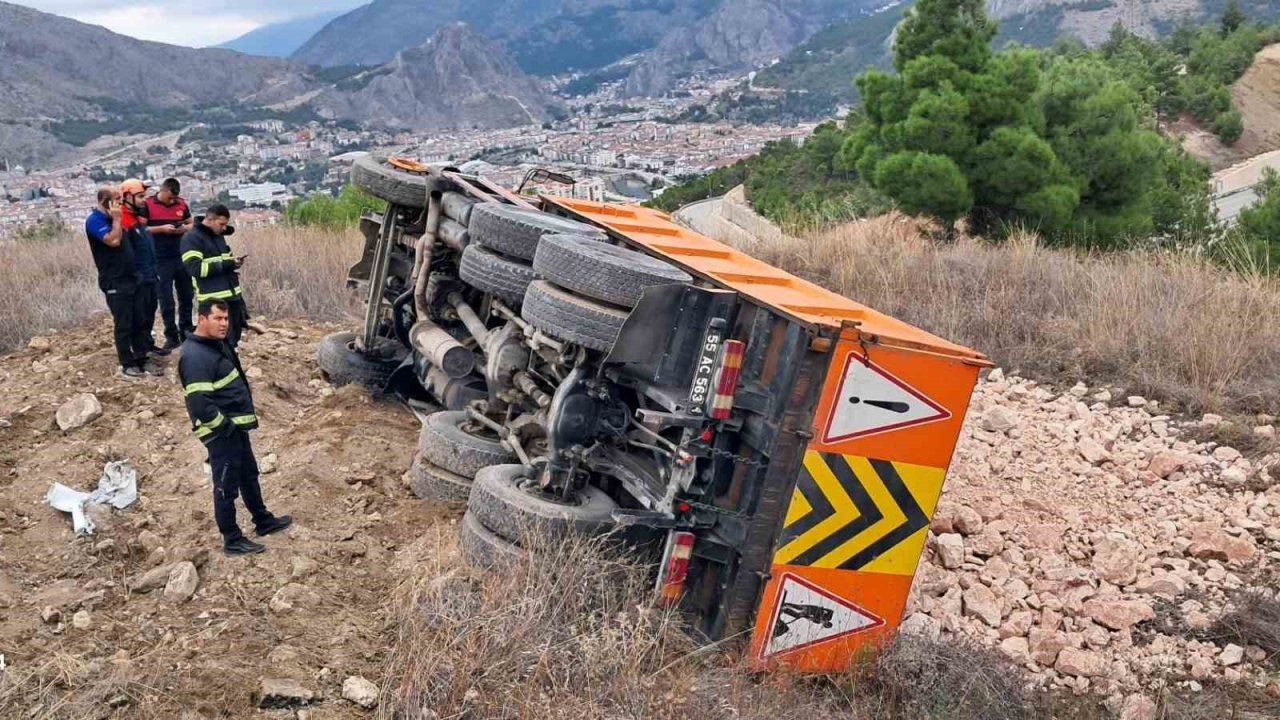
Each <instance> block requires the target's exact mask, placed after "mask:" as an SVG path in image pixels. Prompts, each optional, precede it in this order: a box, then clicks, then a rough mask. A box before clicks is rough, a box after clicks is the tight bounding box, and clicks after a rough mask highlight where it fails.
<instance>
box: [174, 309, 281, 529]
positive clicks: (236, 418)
mask: <svg viewBox="0 0 1280 720" xmlns="http://www.w3.org/2000/svg"><path fill="white" fill-rule="evenodd" d="M227 310H228V303H227V302H226V301H225V300H220V299H208V300H202V301H200V306H199V309H198V311H197V314H196V329H195V332H193V333H191V334H190V335H188V336H187V339H186V341H185V342H184V343H182V349H181V353H182V356H181V358H180V359H179V360H178V378H179V380H180V381H181V382H182V388H183V392H184V393H185V394H186V398H187V414H188V415H189V416H190V418H191V428H192V430H194V431H195V434H196V437H197V438H200V442H202V443H204V445H205V447H206V448H207V449H208V451H209V468H210V469H211V470H212V472H213V517H214V519H215V520H216V521H217V523H218V531H219V532H221V533H222V547H223V551H224V552H226V554H228V555H248V554H250V553H260V552H262V551H263V550H265V549H266V548H265V547H264V546H262V545H261V544H259V543H256V542H253V541H252V540H250V539H248V538H246V537H245V536H244V533H243V532H241V531H240V525H239V524H238V523H237V522H236V506H235V499H236V497H237V496H239V497H242V498H244V506H245V508H246V509H248V511H249V514H250V515H251V516H252V517H253V525H254V528H255V530H256V531H257V534H258V535H260V536H261V535H270V534H271V533H274V532H279V531H281V530H284V529H285V528H287V527H289V526H290V525H291V524H292V523H293V518H291V517H289V516H288V515H281V516H280V517H276V516H275V515H272V514H271V513H270V512H269V511H268V510H267V505H266V503H264V502H263V500H262V487H261V486H260V485H259V484H258V462H257V460H256V459H254V456H253V446H252V445H251V444H250V442H249V433H250V432H251V431H253V430H255V429H257V427H258V415H257V412H256V411H255V410H254V407H253V393H252V392H251V391H250V390H249V379H248V378H247V377H245V374H244V370H243V369H242V368H241V367H240V359H239V358H238V357H237V356H236V353H235V350H232V349H231V347H230V346H228V345H227V343H226V341H225V340H226V337H227V331H228V329H229V326H230V316H229V315H228V312H227Z"/></svg>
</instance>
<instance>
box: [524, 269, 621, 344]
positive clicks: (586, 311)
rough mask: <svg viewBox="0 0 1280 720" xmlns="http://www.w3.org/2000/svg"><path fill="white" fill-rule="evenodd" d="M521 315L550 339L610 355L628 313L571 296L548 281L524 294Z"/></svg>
mask: <svg viewBox="0 0 1280 720" xmlns="http://www.w3.org/2000/svg"><path fill="white" fill-rule="evenodd" d="M520 315H521V317H523V318H524V319H525V320H527V321H529V322H530V323H531V324H532V325H533V326H534V327H536V328H538V329H539V330H541V331H543V332H545V333H547V334H548V335H553V336H555V337H558V338H560V339H561V340H567V341H569V342H572V343H577V344H579V345H581V346H583V347H586V348H591V349H592V350H603V351H605V352H608V351H609V350H611V349H613V343H614V341H615V340H617V339H618V333H619V332H621V331H622V324H623V323H624V322H626V320H627V315H628V313H627V311H626V310H623V309H621V308H615V307H609V306H607V305H601V304H600V303H598V302H595V301H593V300H587V299H586V298H580V297H577V296H576V295H571V294H570V293H569V292H568V291H566V290H562V289H561V288H558V287H556V286H555V285H552V284H551V283H549V282H547V281H546V280H535V281H533V282H531V283H529V290H528V292H526V293H525V294H524V305H523V306H522V307H521V309H520Z"/></svg>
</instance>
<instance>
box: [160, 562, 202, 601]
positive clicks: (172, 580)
mask: <svg viewBox="0 0 1280 720" xmlns="http://www.w3.org/2000/svg"><path fill="white" fill-rule="evenodd" d="M199 584H200V575H199V573H197V572H196V566H195V565H194V564H192V563H189V562H180V563H174V565H173V569H172V570H171V571H169V581H168V582H167V583H165V586H164V599H165V600H168V601H170V602H175V603H184V602H186V601H188V600H190V599H191V596H192V595H195V594H196V587H197V586H199Z"/></svg>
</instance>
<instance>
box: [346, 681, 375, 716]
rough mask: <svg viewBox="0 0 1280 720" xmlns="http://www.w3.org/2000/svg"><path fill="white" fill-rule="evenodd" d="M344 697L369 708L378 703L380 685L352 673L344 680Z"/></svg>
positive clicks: (366, 708)
mask: <svg viewBox="0 0 1280 720" xmlns="http://www.w3.org/2000/svg"><path fill="white" fill-rule="evenodd" d="M342 697H343V698H345V699H347V700H350V701H351V702H353V703H355V704H356V705H359V706H360V707H362V708H364V709H365V710H369V709H371V708H374V707H376V706H377V705H378V686H377V685H374V684H373V683H371V682H369V681H368V680H365V679H364V678H362V677H357V676H355V675H352V676H351V677H349V678H347V679H346V680H343V681H342Z"/></svg>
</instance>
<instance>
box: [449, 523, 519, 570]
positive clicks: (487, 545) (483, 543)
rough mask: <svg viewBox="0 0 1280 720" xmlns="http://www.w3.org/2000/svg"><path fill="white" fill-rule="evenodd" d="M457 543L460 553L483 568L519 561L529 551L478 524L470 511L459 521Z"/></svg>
mask: <svg viewBox="0 0 1280 720" xmlns="http://www.w3.org/2000/svg"><path fill="white" fill-rule="evenodd" d="M459 525H460V526H461V528H460V535H459V538H458V542H459V544H460V545H461V546H462V554H463V555H465V556H466V558H467V560H469V561H471V564H473V565H477V566H479V567H483V568H491V567H501V566H503V565H512V564H514V563H517V562H521V561H522V560H524V559H525V558H527V557H528V555H529V552H528V551H527V550H524V549H522V548H520V547H518V546H516V545H514V544H512V543H511V542H509V541H507V540H503V539H502V538H500V537H498V536H497V535H495V534H494V532H493V531H492V530H490V529H489V528H487V527H485V526H484V525H481V524H480V521H479V520H477V519H476V517H475V516H474V515H472V514H471V513H470V512H468V513H466V514H464V515H463V516H462V522H461V523H459Z"/></svg>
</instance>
